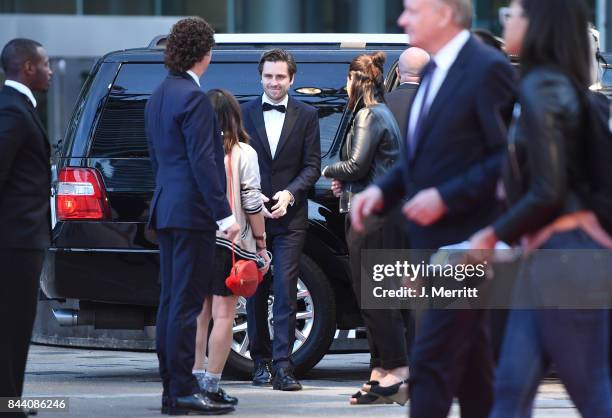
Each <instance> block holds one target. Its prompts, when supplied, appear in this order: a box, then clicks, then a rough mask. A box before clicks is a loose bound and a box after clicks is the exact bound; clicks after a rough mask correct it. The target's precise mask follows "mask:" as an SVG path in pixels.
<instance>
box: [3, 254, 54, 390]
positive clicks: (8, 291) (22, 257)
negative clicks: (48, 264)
mask: <svg viewBox="0 0 612 418" xmlns="http://www.w3.org/2000/svg"><path fill="white" fill-rule="evenodd" d="M44 257H45V251H44V250H25V249H24V250H22V249H7V248H2V249H0V267H1V269H2V273H1V274H0V294H2V295H3V298H2V303H0V320H1V321H2V339H1V340H0V341H1V342H0V397H21V395H22V392H23V377H24V373H25V366H26V361H27V358H28V348H29V346H30V338H31V337H32V327H33V326H34V318H35V316H36V302H37V300H38V283H39V280H40V273H41V270H42V265H43V260H44Z"/></svg>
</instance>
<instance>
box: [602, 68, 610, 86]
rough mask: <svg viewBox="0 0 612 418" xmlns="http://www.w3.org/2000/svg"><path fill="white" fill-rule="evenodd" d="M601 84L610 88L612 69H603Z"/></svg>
mask: <svg viewBox="0 0 612 418" xmlns="http://www.w3.org/2000/svg"><path fill="white" fill-rule="evenodd" d="M601 84H602V85H604V86H606V87H612V68H605V69H604V72H603V77H602V79H601Z"/></svg>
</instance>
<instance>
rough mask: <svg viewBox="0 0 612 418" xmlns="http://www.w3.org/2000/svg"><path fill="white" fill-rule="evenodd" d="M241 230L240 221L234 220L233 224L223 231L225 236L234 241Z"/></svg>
mask: <svg viewBox="0 0 612 418" xmlns="http://www.w3.org/2000/svg"><path fill="white" fill-rule="evenodd" d="M239 232H240V225H238V222H234V224H233V225H232V226H230V227H229V228H227V229H226V230H225V231H223V233H224V234H225V237H226V238H227V239H228V240H230V241H233V240H234V238H236V235H238V233H239Z"/></svg>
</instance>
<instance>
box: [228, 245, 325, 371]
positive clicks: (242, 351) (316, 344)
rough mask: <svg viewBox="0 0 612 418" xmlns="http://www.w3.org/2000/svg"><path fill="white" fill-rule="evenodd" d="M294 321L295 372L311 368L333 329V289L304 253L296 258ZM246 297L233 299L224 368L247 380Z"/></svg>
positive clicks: (249, 362)
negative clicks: (295, 313)
mask: <svg viewBox="0 0 612 418" xmlns="http://www.w3.org/2000/svg"><path fill="white" fill-rule="evenodd" d="M273 303H274V295H272V294H270V295H269V297H268V327H269V330H270V338H273V337H274V335H273V334H274V333H273V330H272V305H273ZM296 317H297V321H296V327H295V337H296V338H295V343H294V345H293V354H292V360H293V363H294V364H295V371H296V373H297V374H298V375H301V374H304V373H306V372H307V371H308V370H310V369H311V368H313V367H314V366H315V365H316V364H317V363H318V362H319V361H320V360H321V359H322V358H323V356H324V355H325V353H326V352H327V350H328V349H329V346H330V345H331V343H332V341H333V339H334V333H335V331H336V321H335V318H336V306H335V301H334V295H333V290H332V288H331V286H330V284H329V282H328V281H327V278H326V277H325V274H324V273H323V272H322V271H321V269H320V268H319V266H317V265H316V264H315V262H314V261H312V260H311V259H310V258H309V257H307V256H302V257H301V258H300V276H299V278H298V285H297V315H296ZM247 327H248V325H247V317H246V299H245V298H243V297H239V298H238V301H237V302H236V317H235V318H234V329H233V333H234V335H233V341H232V349H231V350H230V353H229V357H228V359H227V364H226V365H225V368H226V371H227V372H228V373H230V374H232V375H235V376H237V377H241V378H245V379H248V378H249V377H250V376H251V373H252V371H253V361H252V360H251V356H250V353H249V338H248V336H247Z"/></svg>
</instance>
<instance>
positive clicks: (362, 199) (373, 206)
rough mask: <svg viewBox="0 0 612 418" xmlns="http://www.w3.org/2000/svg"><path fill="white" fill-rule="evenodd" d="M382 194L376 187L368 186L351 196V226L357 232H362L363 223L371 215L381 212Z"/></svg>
mask: <svg viewBox="0 0 612 418" xmlns="http://www.w3.org/2000/svg"><path fill="white" fill-rule="evenodd" d="M383 204H384V201H383V194H382V190H380V187H378V186H370V187H368V188H367V189H365V190H364V191H363V192H361V193H358V194H356V195H355V196H353V201H352V202H351V226H352V227H353V229H354V230H355V231H357V232H363V231H364V226H363V221H364V220H365V218H367V217H368V216H370V215H371V214H373V213H375V212H378V211H380V210H382V208H383Z"/></svg>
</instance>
